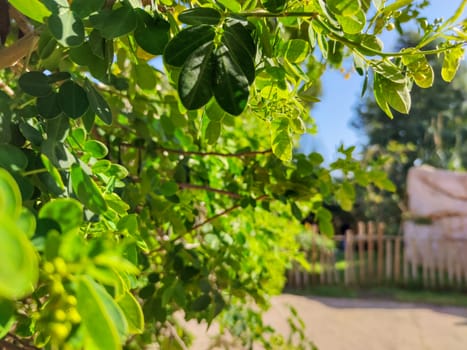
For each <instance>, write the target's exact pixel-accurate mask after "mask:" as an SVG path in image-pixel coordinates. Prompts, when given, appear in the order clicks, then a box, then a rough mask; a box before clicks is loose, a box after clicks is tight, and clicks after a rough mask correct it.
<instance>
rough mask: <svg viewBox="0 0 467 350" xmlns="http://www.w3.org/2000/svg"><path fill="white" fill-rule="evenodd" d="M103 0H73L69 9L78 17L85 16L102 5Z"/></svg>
mask: <svg viewBox="0 0 467 350" xmlns="http://www.w3.org/2000/svg"><path fill="white" fill-rule="evenodd" d="M104 3H105V0H73V2H72V3H71V6H70V7H71V10H72V11H73V12H75V13H76V14H77V15H78V16H79V17H81V18H85V17H87V16H89V15H90V14H92V13H93V12H96V11H98V10H100V9H101V8H102V6H104Z"/></svg>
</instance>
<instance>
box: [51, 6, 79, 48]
mask: <svg viewBox="0 0 467 350" xmlns="http://www.w3.org/2000/svg"><path fill="white" fill-rule="evenodd" d="M47 24H48V26H49V30H50V33H52V35H53V36H54V38H55V39H57V41H58V42H59V43H60V44H62V45H63V46H65V47H74V46H80V45H81V44H82V43H83V42H84V25H83V22H82V21H81V19H79V17H78V16H77V15H76V14H75V13H74V12H72V11H69V10H66V11H61V12H60V13H58V14H53V15H52V16H50V17H49V20H48V22H47Z"/></svg>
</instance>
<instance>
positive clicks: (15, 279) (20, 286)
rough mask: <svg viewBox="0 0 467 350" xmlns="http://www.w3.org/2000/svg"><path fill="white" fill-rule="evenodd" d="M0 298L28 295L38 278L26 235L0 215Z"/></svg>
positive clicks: (35, 257) (33, 252)
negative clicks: (0, 262)
mask: <svg viewBox="0 0 467 350" xmlns="http://www.w3.org/2000/svg"><path fill="white" fill-rule="evenodd" d="M0 220H1V222H2V224H1V225H0V256H1V257H2V268H1V269H0V297H2V298H6V299H19V298H23V297H25V296H27V295H29V294H30V293H31V292H32V291H33V290H34V287H35V285H36V283H37V280H38V277H39V268H38V259H37V253H36V251H35V249H34V247H33V246H32V244H31V242H30V241H29V240H28V239H27V237H26V235H25V234H24V233H23V232H21V231H20V229H19V228H18V227H17V226H16V225H15V224H14V223H13V222H12V221H10V220H11V219H10V217H8V216H5V215H2V216H1V214H0Z"/></svg>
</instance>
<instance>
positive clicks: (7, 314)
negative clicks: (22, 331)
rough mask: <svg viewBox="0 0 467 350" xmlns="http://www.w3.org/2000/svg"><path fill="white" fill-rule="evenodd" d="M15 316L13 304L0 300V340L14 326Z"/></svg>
mask: <svg viewBox="0 0 467 350" xmlns="http://www.w3.org/2000/svg"><path fill="white" fill-rule="evenodd" d="M15 314H16V309H15V304H14V302H12V301H10V300H5V299H0V339H3V338H4V337H5V335H7V333H8V332H9V331H10V329H11V328H12V327H13V325H14V324H15V321H16V317H15ZM15 333H16V332H15ZM16 334H17V333H16Z"/></svg>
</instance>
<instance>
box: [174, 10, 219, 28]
mask: <svg viewBox="0 0 467 350" xmlns="http://www.w3.org/2000/svg"><path fill="white" fill-rule="evenodd" d="M178 20H179V21H180V22H182V23H186V24H191V25H196V24H211V25H216V24H218V23H219V22H220V20H221V14H220V12H219V11H217V10H215V9H213V8H209V7H195V8H192V9H188V10H185V11H183V12H182V13H180V14H179V15H178Z"/></svg>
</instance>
